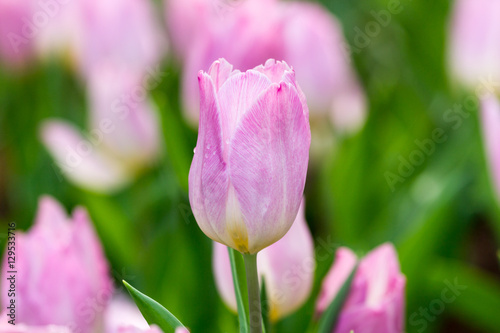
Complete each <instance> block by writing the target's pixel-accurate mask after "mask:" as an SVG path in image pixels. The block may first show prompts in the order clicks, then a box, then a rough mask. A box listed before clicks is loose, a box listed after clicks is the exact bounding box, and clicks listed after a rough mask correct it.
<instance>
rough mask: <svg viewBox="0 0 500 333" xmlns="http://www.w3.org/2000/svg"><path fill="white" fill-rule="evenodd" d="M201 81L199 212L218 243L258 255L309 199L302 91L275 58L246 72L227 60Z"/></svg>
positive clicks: (195, 192) (194, 169) (195, 174)
mask: <svg viewBox="0 0 500 333" xmlns="http://www.w3.org/2000/svg"><path fill="white" fill-rule="evenodd" d="M199 81H200V95H201V99H200V109H201V119H200V126H199V133H198V142H197V144H196V149H195V154H194V157H193V162H192V164H191V170H190V172H189V200H190V202H191V207H192V209H193V214H194V216H195V218H196V221H197V222H198V225H199V226H200V228H201V229H202V231H203V232H204V233H205V234H206V235H207V236H209V237H210V238H212V239H213V240H215V241H218V242H220V243H223V244H226V245H228V246H230V247H232V248H234V249H236V250H238V251H240V252H243V253H251V254H253V253H257V252H258V251H260V250H262V249H263V248H265V247H267V246H269V245H270V244H272V243H274V242H276V241H277V240H279V239H280V238H281V237H283V235H284V234H285V233H286V232H287V231H288V229H289V228H290V226H291V225H292V223H293V221H294V219H295V217H296V215H297V211H298V209H299V205H300V202H301V200H302V194H303V191H304V184H305V177H306V172H307V162H308V154H309V145H310V138H311V134H310V130H309V122H308V110H307V105H306V103H305V99H304V97H303V93H302V92H301V90H300V88H299V87H298V85H297V84H296V82H295V75H294V72H293V70H292V69H291V68H290V67H288V65H287V64H286V63H284V62H275V61H274V60H269V61H267V62H266V64H265V65H264V66H259V67H256V68H255V69H253V70H249V71H247V72H244V73H240V72H239V71H233V68H232V66H231V65H230V64H229V63H228V62H227V61H225V60H224V59H221V60H218V61H216V62H215V63H214V64H213V65H212V66H211V67H210V70H209V71H208V73H204V72H200V74H199Z"/></svg>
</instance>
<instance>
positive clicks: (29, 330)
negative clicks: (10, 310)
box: [0, 314, 72, 333]
mask: <svg viewBox="0 0 500 333" xmlns="http://www.w3.org/2000/svg"><path fill="white" fill-rule="evenodd" d="M9 320H11V318H10V317H8V316H6V314H3V315H0V332H2V333H72V332H71V330H70V329H69V328H68V327H63V326H55V325H47V326H28V325H25V324H20V323H19V322H17V320H16V321H15V325H12V324H9V322H8V321H9Z"/></svg>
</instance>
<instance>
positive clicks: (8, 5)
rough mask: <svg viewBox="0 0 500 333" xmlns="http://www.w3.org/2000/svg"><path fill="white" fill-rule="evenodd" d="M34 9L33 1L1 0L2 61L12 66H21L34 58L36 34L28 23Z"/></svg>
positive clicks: (0, 38)
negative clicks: (30, 58)
mask: <svg viewBox="0 0 500 333" xmlns="http://www.w3.org/2000/svg"><path fill="white" fill-rule="evenodd" d="M33 7H34V3H33V1H31V0H24V1H17V0H0V61H3V62H5V63H6V64H9V65H10V66H20V65H22V64H24V63H25V62H26V60H27V59H28V58H29V57H31V56H32V53H33V49H34V37H35V32H34V31H33V28H30V27H29V26H28V25H27V21H28V22H29V19H30V18H31V16H32V9H33ZM23 19H24V20H23Z"/></svg>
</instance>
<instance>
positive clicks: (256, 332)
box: [243, 254, 262, 333]
mask: <svg viewBox="0 0 500 333" xmlns="http://www.w3.org/2000/svg"><path fill="white" fill-rule="evenodd" d="M243 259H244V260H245V271H246V274H247V286H248V309H249V312H250V313H249V319H250V333H262V312H261V310H260V289H259V275H258V273H257V254H243Z"/></svg>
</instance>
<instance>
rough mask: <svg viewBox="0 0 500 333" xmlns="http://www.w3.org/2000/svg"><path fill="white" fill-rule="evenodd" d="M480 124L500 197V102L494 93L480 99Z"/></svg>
mask: <svg viewBox="0 0 500 333" xmlns="http://www.w3.org/2000/svg"><path fill="white" fill-rule="evenodd" d="M481 124H482V128H483V140H484V145H485V152H486V157H487V160H488V162H489V166H490V171H491V175H492V178H493V185H494V189H495V191H496V194H497V198H498V199H500V146H499V144H500V103H499V101H498V98H497V97H495V96H494V95H489V96H485V97H483V99H482V101H481Z"/></svg>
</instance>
